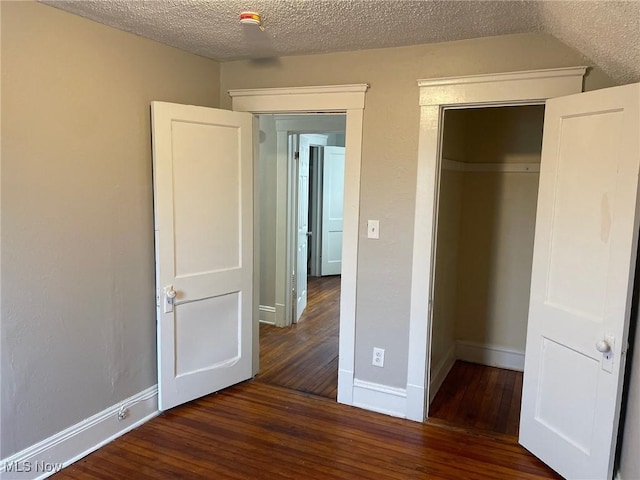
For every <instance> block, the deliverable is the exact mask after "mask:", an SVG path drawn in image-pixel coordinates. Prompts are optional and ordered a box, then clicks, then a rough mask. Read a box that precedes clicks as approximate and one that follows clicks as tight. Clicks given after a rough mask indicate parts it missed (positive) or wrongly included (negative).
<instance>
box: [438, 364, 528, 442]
mask: <svg viewBox="0 0 640 480" xmlns="http://www.w3.org/2000/svg"><path fill="white" fill-rule="evenodd" d="M521 399H522V372H515V371H512V370H505V369H502V368H494V367H487V366H485V365H476V364H474V363H468V362H462V361H460V360H458V361H456V363H455V364H454V366H453V368H452V369H451V371H450V372H449V375H447V378H446V379H445V381H444V382H443V383H442V387H440V390H439V391H438V394H437V395H436V397H435V398H434V399H433V402H432V403H431V407H430V409H429V415H430V420H431V419H438V420H444V421H445V422H447V423H450V424H452V425H457V426H460V427H465V428H474V429H478V430H484V431H488V432H495V433H499V434H505V435H511V436H513V437H517V436H518V430H519V419H520V401H521Z"/></svg>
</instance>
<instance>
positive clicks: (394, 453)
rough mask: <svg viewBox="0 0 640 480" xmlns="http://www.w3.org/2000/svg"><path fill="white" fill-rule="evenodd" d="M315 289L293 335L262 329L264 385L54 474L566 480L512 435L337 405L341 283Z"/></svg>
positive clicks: (152, 426)
mask: <svg viewBox="0 0 640 480" xmlns="http://www.w3.org/2000/svg"><path fill="white" fill-rule="evenodd" d="M310 288H317V289H318V292H316V293H320V294H321V295H326V298H325V301H324V302H314V301H313V300H312V302H313V303H310V305H309V307H308V308H309V309H308V312H307V315H308V318H304V319H302V321H301V322H300V323H299V324H298V325H297V326H295V327H293V328H291V329H288V330H287V331H284V332H285V333H284V334H283V330H280V332H276V331H275V330H273V329H274V328H275V327H269V326H268V325H263V326H262V327H261V362H262V373H261V375H260V376H258V377H256V379H254V380H250V381H247V382H244V383H242V384H239V385H236V386H233V387H231V388H228V389H225V390H223V391H221V392H218V393H215V394H212V395H208V396H206V397H203V398H201V399H198V400H195V401H193V402H189V403H188V404H186V405H182V406H179V407H176V408H173V409H171V410H169V411H167V412H164V413H162V414H161V415H160V416H159V417H157V418H154V419H153V420H151V421H149V422H147V423H145V424H144V425H142V426H140V427H138V428H137V429H135V430H133V431H131V432H129V433H128V434H126V435H124V436H122V437H120V438H118V439H116V440H114V441H113V442H111V443H109V444H107V445H105V446H104V447H102V448H100V449H99V450H97V451H96V452H94V453H92V454H90V455H89V456H87V457H85V458H83V459H81V460H79V461H78V462H76V463H74V464H73V465H71V466H69V467H67V468H65V469H64V470H62V471H61V472H60V473H58V474H56V475H54V476H53V477H51V478H54V480H69V479H87V480H118V479H127V480H128V479H132V478H135V479H140V480H145V479H149V480H150V479H185V480H190V479H216V480H225V479H236V480H237V479H302V478H304V479H308V480H314V479H323V480H324V479H347V480H348V479H371V480H404V479H433V480H444V479H447V480H459V479H474V480H484V479H505V480H507V479H508V480H512V479H522V480H525V479H530V480H532V479H543V478H553V479H558V478H560V477H558V476H557V475H555V474H554V473H553V472H552V471H551V470H550V469H549V468H548V467H546V466H545V465H544V464H543V463H541V462H540V461H538V460H537V459H536V458H535V457H533V456H531V455H530V454H529V453H528V452H527V451H526V450H524V449H523V448H522V447H520V446H519V445H518V444H517V443H516V441H515V439H514V438H513V437H509V436H493V435H484V434H481V433H478V431H473V432H471V431H468V430H464V429H456V428H452V427H447V428H443V427H442V426H434V425H430V424H421V423H416V422H411V421H408V420H403V419H399V418H393V417H389V416H386V415H382V414H377V413H372V412H368V411H365V410H362V409H358V408H354V407H349V406H346V405H341V404H338V403H337V402H336V401H335V390H336V386H335V384H336V381H337V372H336V368H337V363H336V362H337V354H338V350H337V349H338V341H337V336H338V315H339V314H338V311H339V306H338V302H339V294H336V288H338V290H339V279H337V278H328V279H322V281H319V282H317V283H314V284H310ZM313 295H314V294H313V293H312V294H311V297H312V298H313ZM318 299H319V297H316V300H318ZM314 303H317V304H314ZM323 318H324V320H322V319H323ZM283 364H286V365H287V366H288V367H287V368H285V372H286V373H283V372H282V371H280V370H279V369H280V368H281V367H282V365H283ZM289 367H293V368H289ZM292 388H297V389H301V390H304V391H307V392H312V393H304V391H295V390H293V389H292Z"/></svg>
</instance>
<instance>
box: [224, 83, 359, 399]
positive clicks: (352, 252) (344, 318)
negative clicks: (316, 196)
mask: <svg viewBox="0 0 640 480" xmlns="http://www.w3.org/2000/svg"><path fill="white" fill-rule="evenodd" d="M368 87H369V86H368V85H367V84H358V85H335V86H324V87H295V88H266V89H248V90H230V91H229V95H230V96H231V98H232V109H233V110H237V111H242V112H251V113H254V114H259V113H288V112H289V113H291V112H294V113H295V112H297V113H313V112H334V113H337V112H340V113H342V112H345V113H346V116H347V124H346V129H345V146H346V158H345V188H344V239H343V248H342V288H341V294H340V344H339V360H338V362H339V364H338V402H340V403H344V404H347V405H353V380H354V378H353V374H354V364H355V333H356V331H355V327H356V275H357V266H358V265H357V262H358V231H359V221H360V164H361V157H362V123H363V117H364V99H365V92H366V91H367V88H368ZM255 221H256V219H255V218H254V222H255ZM255 324H256V325H257V324H258V317H257V316H256V318H255ZM256 337H257V335H256ZM258 354H259V347H256V346H255V345H254V359H256V360H255V362H254V364H256V365H257V363H258V362H257V358H256V357H258Z"/></svg>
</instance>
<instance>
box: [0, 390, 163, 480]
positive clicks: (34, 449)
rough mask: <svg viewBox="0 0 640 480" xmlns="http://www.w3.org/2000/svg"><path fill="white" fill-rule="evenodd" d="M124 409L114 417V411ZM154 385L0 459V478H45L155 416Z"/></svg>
mask: <svg viewBox="0 0 640 480" xmlns="http://www.w3.org/2000/svg"><path fill="white" fill-rule="evenodd" d="M121 409H125V410H126V412H127V415H126V417H125V418H124V419H123V420H118V412H119V411H120V410H121ZM158 413H159V412H158V386H157V385H154V386H152V387H149V388H147V389H146V390H143V391H142V392H140V393H138V394H136V395H133V396H132V397H129V398H127V399H126V400H124V401H122V402H119V403H117V404H116V405H112V406H111V407H109V408H107V409H105V410H103V411H102V412H99V413H97V414H95V415H93V416H92V417H90V418H87V419H85V420H83V421H81V422H79V423H77V424H75V425H73V426H71V427H69V428H67V429H66V430H63V431H61V432H58V433H56V434H55V435H53V436H51V437H49V438H46V439H44V440H43V441H41V442H39V443H37V444H35V445H32V446H31V447H28V448H26V449H24V450H22V451H20V452H18V453H16V454H14V455H11V456H10V457H7V458H5V459H2V460H0V479H2V480H27V479H29V480H34V479H38V480H39V479H43V478H47V477H49V476H51V475H53V474H54V473H56V472H57V471H59V470H60V469H61V468H64V467H66V466H68V465H70V464H72V463H73V462H75V461H77V460H80V459H81V458H82V457H85V456H86V455H88V454H90V453H91V452H93V451H95V450H97V449H98V448H100V447H102V446H103V445H105V444H107V443H109V442H111V441H112V440H114V439H116V438H117V437H119V436H121V435H123V434H125V433H127V432H128V431H129V430H133V429H134V428H136V427H138V426H140V425H142V424H143V423H145V422H147V421H149V420H151V419H152V418H153V417H155V416H156V415H158Z"/></svg>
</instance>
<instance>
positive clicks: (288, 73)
mask: <svg viewBox="0 0 640 480" xmlns="http://www.w3.org/2000/svg"><path fill="white" fill-rule="evenodd" d="M585 62H586V60H585V59H584V58H582V57H581V56H580V55H579V54H578V53H576V52H575V51H574V50H572V49H570V48H568V47H566V46H565V45H564V44H562V43H560V42H559V41H558V40H556V39H554V38H553V37H550V36H547V35H540V34H528V35H513V36H506V37H494V38H484V39H476V40H469V41H459V42H448V43H440V44H432V45H421V46H414V47H401V48H390V49H382V50H367V51H361V52H349V53H336V54H327V55H308V56H299V57H283V58H278V59H273V60H271V61H260V62H256V61H250V60H246V61H237V62H227V63H223V64H222V65H221V69H220V71H221V77H220V83H221V92H224V94H223V95H222V97H221V103H222V106H223V107H229V106H230V104H231V102H230V99H229V98H228V96H227V95H226V91H227V90H228V89H235V88H251V87H278V86H300V85H327V84H345V83H369V84H370V85H371V89H370V90H369V91H368V92H367V94H366V104H365V111H364V133H363V151H362V173H361V175H362V176H361V196H360V200H361V201H360V244H359V258H358V273H357V318H356V346H355V352H356V363H355V376H356V377H357V378H358V379H361V380H365V381H371V382H376V383H381V384H384V385H389V386H394V387H400V388H404V387H405V386H406V379H407V360H408V357H407V349H408V331H409V284H410V280H411V261H412V253H411V252H412V249H413V221H414V218H413V213H414V203H415V187H416V186H415V174H416V159H417V144H418V118H419V116H418V113H419V108H418V86H417V83H416V80H417V79H420V78H433V77H440V76H451V75H467V74H477V73H488V72H504V71H514V70H527V69H535V68H551V67H561V66H574V65H580V64H584V63H585ZM606 83H607V80H606V79H604V78H603V76H602V75H601V74H598V73H597V72H596V74H595V75H592V76H591V78H590V79H588V80H587V88H594V87H596V86H602V85H603V84H606ZM347 148H348V146H347ZM367 219H379V220H380V239H379V240H367V239H366V238H365V232H366V228H365V226H366V220H367ZM380 292H384V294H383V295H381V294H380ZM374 346H375V347H382V348H384V349H385V350H386V352H385V368H383V369H381V368H376V367H373V366H372V365H371V352H372V348H373V347H374Z"/></svg>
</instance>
